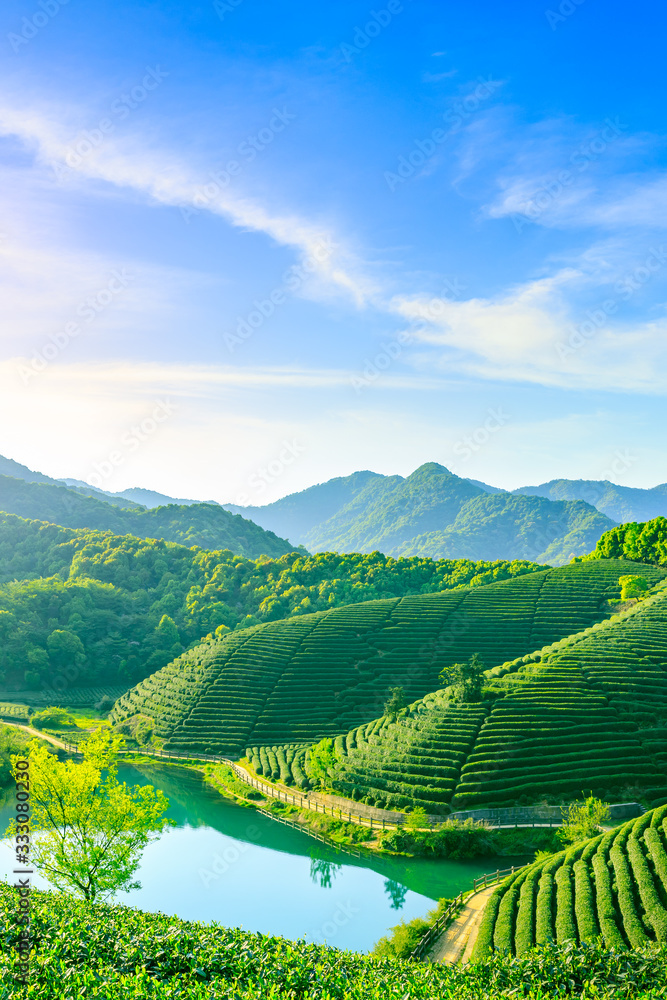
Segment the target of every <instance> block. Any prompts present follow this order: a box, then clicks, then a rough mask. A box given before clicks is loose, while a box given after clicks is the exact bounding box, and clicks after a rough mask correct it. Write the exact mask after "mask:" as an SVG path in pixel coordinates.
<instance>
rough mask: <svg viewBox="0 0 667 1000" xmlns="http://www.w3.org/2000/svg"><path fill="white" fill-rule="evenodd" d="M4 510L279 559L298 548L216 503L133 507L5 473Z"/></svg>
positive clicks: (0, 503) (0, 488)
mask: <svg viewBox="0 0 667 1000" xmlns="http://www.w3.org/2000/svg"><path fill="white" fill-rule="evenodd" d="M0 510H2V511H5V512H6V513H8V514H17V515H18V516H19V517H23V518H28V519H32V520H37V521H48V522H49V523H51V524H59V525H62V526H63V527H65V528H94V529H96V530H98V531H112V532H113V533H114V534H116V535H135V536H136V537H138V538H163V539H164V540H165V541H168V542H177V543H179V544H181V545H186V546H193V545H198V546H200V547H201V548H203V549H230V550H231V551H232V552H234V553H235V554H236V555H243V556H246V557H248V558H250V559H256V558H258V557H259V556H261V555H267V556H276V557H277V556H281V555H284V554H285V553H287V552H291V551H293V550H294V548H295V546H293V545H290V543H289V542H288V541H286V540H285V539H284V538H279V537H278V536H277V535H275V534H274V533H273V532H272V531H266V530H264V529H263V528H260V527H259V525H257V524H255V523H254V522H253V521H249V520H247V519H246V518H243V517H241V516H240V515H238V514H231V513H230V512H229V511H227V510H225V509H224V508H223V507H220V506H218V505H216V504H194V505H192V506H190V507H179V506H177V505H174V504H172V505H169V506H166V507H155V508H153V509H152V510H146V509H145V508H139V509H128V508H121V507H117V506H114V505H113V504H111V503H108V502H106V501H104V500H100V499H97V498H95V497H89V496H84V495H82V494H80V493H78V492H76V491H74V490H71V489H68V488H67V487H66V486H61V485H59V484H52V483H29V482H26V481H25V480H21V479H14V478H12V477H10V476H2V475H0Z"/></svg>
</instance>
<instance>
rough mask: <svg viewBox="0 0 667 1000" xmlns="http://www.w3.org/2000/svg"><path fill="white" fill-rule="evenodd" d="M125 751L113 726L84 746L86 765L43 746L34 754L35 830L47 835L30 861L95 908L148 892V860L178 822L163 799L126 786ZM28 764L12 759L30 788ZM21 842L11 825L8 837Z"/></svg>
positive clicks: (148, 789) (33, 848)
mask: <svg viewBox="0 0 667 1000" xmlns="http://www.w3.org/2000/svg"><path fill="white" fill-rule="evenodd" d="M121 745H122V738H121V737H119V736H118V735H116V734H114V733H112V731H111V730H110V729H109V728H108V727H106V726H105V727H100V728H99V729H98V730H96V732H95V733H94V734H93V735H92V736H91V737H90V738H89V739H88V740H86V741H85V742H83V743H82V744H81V750H82V751H83V761H82V762H81V763H75V762H74V761H71V760H68V761H66V762H64V763H63V762H61V761H59V760H58V758H57V757H56V756H54V755H53V754H51V753H50V752H49V751H48V750H47V749H46V747H45V746H44V745H39V744H38V743H37V742H36V741H34V742H33V743H31V744H30V747H29V752H28V760H29V764H30V770H29V774H30V799H31V824H32V827H33V829H35V830H39V831H40V833H39V836H38V837H36V838H35V839H34V840H33V841H32V843H31V845H30V847H31V855H30V860H31V861H32V862H33V863H34V864H35V865H36V867H37V868H38V869H39V870H40V871H41V872H43V874H44V875H45V876H46V878H48V880H49V881H50V882H51V884H52V885H54V886H55V887H56V888H57V889H60V890H63V891H68V890H69V891H74V892H75V893H78V894H80V895H81V896H82V897H83V898H84V899H86V900H89V901H91V902H92V901H94V900H96V899H100V898H104V897H106V896H109V895H111V894H112V893H114V892H118V891H123V892H129V891H130V890H131V889H137V888H139V887H140V884H139V882H138V881H136V880H135V879H134V878H133V876H134V875H135V873H136V870H137V868H138V866H139V861H140V859H141V853H142V851H143V850H144V848H145V847H146V846H147V844H148V843H149V842H150V841H151V840H153V839H154V838H155V835H156V834H157V833H159V832H160V831H162V830H163V829H164V827H165V826H166V825H167V824H168V823H169V822H170V821H169V820H167V819H166V818H165V816H164V813H165V811H166V809H167V807H168V805H169V803H168V801H167V799H166V797H165V796H164V794H163V793H162V792H161V791H156V789H155V788H153V787H152V786H151V785H146V786H143V787H140V786H134V787H128V786H127V785H126V784H124V783H121V782H119V781H118V776H117V769H118V751H119V749H120V748H121ZM20 760H21V758H20V757H12V764H13V770H14V776H15V778H16V780H17V781H22V780H23V781H24V780H25V778H24V777H22V775H24V774H25V772H24V771H21V770H20V769H18V768H17V765H18V763H19V761H20ZM15 834H16V830H15V829H14V825H13V824H10V827H9V829H8V830H7V836H11V837H14V836H15Z"/></svg>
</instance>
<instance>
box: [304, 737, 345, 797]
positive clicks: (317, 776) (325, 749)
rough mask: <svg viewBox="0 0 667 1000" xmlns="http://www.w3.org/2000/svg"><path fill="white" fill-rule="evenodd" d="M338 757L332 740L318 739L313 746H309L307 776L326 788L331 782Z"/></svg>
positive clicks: (314, 782)
mask: <svg viewBox="0 0 667 1000" xmlns="http://www.w3.org/2000/svg"><path fill="white" fill-rule="evenodd" d="M337 764H338V757H337V755H336V751H335V748H334V741H333V740H331V739H326V738H325V739H323V740H320V742H319V743H317V744H316V745H315V746H313V747H311V748H310V754H309V755H308V757H307V758H306V770H307V772H308V777H309V778H310V780H311V781H312V782H313V784H315V785H319V787H320V788H327V787H328V786H329V784H330V782H331V776H332V775H333V773H334V771H335V769H336V765H337Z"/></svg>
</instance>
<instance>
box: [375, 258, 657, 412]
mask: <svg viewBox="0 0 667 1000" xmlns="http://www.w3.org/2000/svg"><path fill="white" fill-rule="evenodd" d="M585 283H586V277H585V275H583V274H582V272H581V271H577V270H575V269H573V268H568V269H563V270H562V271H560V272H558V273H557V274H556V275H554V276H552V277H548V278H542V279H538V280H535V281H530V282H527V283H525V284H522V285H519V286H517V287H516V288H514V289H511V290H509V291H507V292H503V293H501V294H499V295H498V296H496V297H492V298H473V299H469V300H467V301H463V302H453V301H450V300H447V299H440V298H429V297H428V296H399V297H396V298H395V299H394V301H393V308H394V310H395V311H396V312H397V313H398V314H399V315H400V316H402V317H404V318H405V319H407V320H409V321H411V323H413V324H414V326H415V330H414V337H415V340H417V341H420V342H421V343H422V344H424V345H429V346H430V348H431V350H430V351H427V352H425V354H423V355H422V356H421V359H420V363H421V364H422V365H423V366H424V368H426V367H427V368H428V370H429V371H431V372H432V371H433V370H434V367H435V369H436V370H439V371H442V372H450V373H451V372H460V373H463V374H465V375H467V376H471V377H477V378H483V379H490V380H502V381H517V382H526V383H533V384H537V385H544V386H554V387H560V388H565V389H597V390H612V391H628V392H640V393H659V392H664V391H665V389H666V388H667V351H666V349H665V344H666V338H667V319H665V318H661V319H659V320H657V321H654V322H641V321H640V322H637V323H629V322H625V323H622V324H619V323H614V322H613V321H611V320H610V319H609V315H608V314H607V313H605V312H604V311H603V310H602V309H598V310H588V311H587V310H585V308H584V307H582V309H581V313H580V314H579V313H577V312H576V310H575V309H574V308H573V305H572V301H573V299H575V298H576V297H577V295H578V294H579V293H580V292H581V290H582V286H584V285H585ZM609 301H612V300H611V299H610V300H609ZM617 305H618V303H616V306H617ZM614 311H615V310H614ZM597 313H600V314H601V315H600V317H598V315H597ZM434 355H435V358H434Z"/></svg>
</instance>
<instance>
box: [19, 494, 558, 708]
mask: <svg viewBox="0 0 667 1000" xmlns="http://www.w3.org/2000/svg"><path fill="white" fill-rule="evenodd" d="M539 568H540V567H538V566H535V565H533V564H532V563H519V562H515V563H498V562H496V563H472V562H466V561H463V560H461V561H458V562H453V561H446V560H443V561H441V562H433V561H432V560H430V559H418V558H414V559H401V560H399V561H396V560H394V559H390V558H388V557H387V556H383V555H381V554H380V553H379V552H377V553H374V554H371V555H358V554H357V555H345V556H339V555H336V554H334V553H328V554H326V553H325V554H320V555H317V556H303V554H302V553H300V552H288V553H286V554H285V555H283V556H281V557H280V558H279V559H269V558H262V559H259V560H251V559H244V558H243V557H242V556H235V555H234V554H233V553H232V552H230V551H229V550H226V551H223V552H215V551H209V550H204V549H197V548H185V547H184V546H182V545H175V544H173V543H171V542H164V541H162V540H155V539H140V538H135V537H133V536H132V535H122V536H118V535H112V534H110V533H103V532H99V531H89V530H86V529H78V530H77V529H71V528H61V527H59V526H57V525H53V524H45V523H44V522H42V521H27V520H25V519H23V518H20V517H16V516H14V515H12V514H0V639H1V642H0V683H2V685H3V687H4V689H5V690H6V691H9V690H12V689H13V690H15V691H16V690H18V691H22V690H24V689H25V688H26V687H28V688H31V689H33V690H36V689H38V688H43V687H44V686H47V687H49V688H53V685H54V684H55V683H56V681H57V682H58V685H59V687H60V690H61V691H62V690H63V687H71V686H74V687H77V686H82V685H83V686H86V685H98V684H102V685H109V684H111V685H119V684H121V685H122V684H125V685H126V686H129V685H130V684H131V683H135V682H136V681H138V680H140V679H141V678H143V677H145V676H146V675H147V674H149V673H151V672H152V671H154V670H157V669H158V668H160V667H162V666H164V665H165V664H166V663H168V662H169V661H170V660H172V659H173V658H174V656H177V655H178V654H179V653H181V652H182V651H183V649H184V648H186V647H188V646H190V645H192V644H193V643H195V642H197V641H199V640H200V639H201V638H202V636H206V635H208V634H211V633H214V632H216V630H218V631H227V630H229V629H236V628H241V627H243V626H248V625H255V624H258V623H259V622H261V621H271V620H275V619H279V618H288V617H290V616H300V615H302V614H304V613H306V612H311V611H316V610H319V609H323V610H326V609H328V608H332V607H335V606H337V605H342V604H352V603H358V602H360V601H363V600H369V599H373V598H390V597H398V596H402V595H404V594H410V593H424V592H430V591H442V590H447V589H450V588H454V587H460V586H461V585H464V584H468V585H470V584H472V585H482V584H484V583H487V582H490V581H493V580H501V579H506V578H512V577H514V576H520V575H522V574H524V573H530V572H533V571H535V570H537V569H539Z"/></svg>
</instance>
